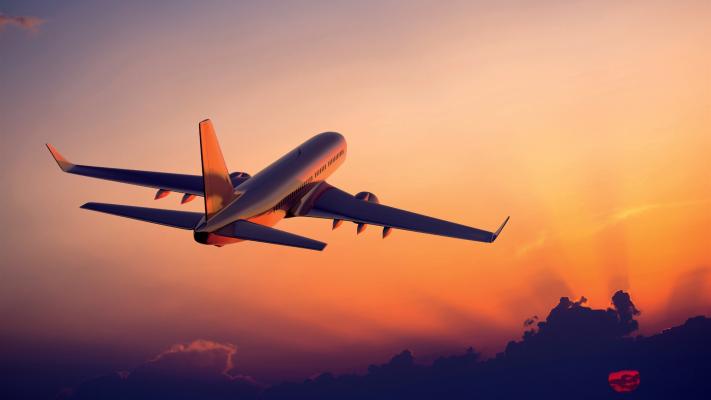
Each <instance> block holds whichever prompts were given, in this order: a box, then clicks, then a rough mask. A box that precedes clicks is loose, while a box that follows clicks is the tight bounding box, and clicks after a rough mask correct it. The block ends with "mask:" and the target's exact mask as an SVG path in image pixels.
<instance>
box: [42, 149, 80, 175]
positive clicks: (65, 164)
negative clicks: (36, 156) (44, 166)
mask: <svg viewBox="0 0 711 400" xmlns="http://www.w3.org/2000/svg"><path fill="white" fill-rule="evenodd" d="M45 145H46V146H47V149H48V150H49V152H50V153H51V154H52V157H53V158H54V161H56V162H57V165H59V168H60V169H61V170H62V171H64V172H67V171H69V170H70V169H71V168H72V167H73V166H74V164H72V163H71V162H69V160H67V159H66V158H64V156H63V155H62V154H60V153H59V150H57V148H56V147H54V146H52V145H51V144H49V143H45Z"/></svg>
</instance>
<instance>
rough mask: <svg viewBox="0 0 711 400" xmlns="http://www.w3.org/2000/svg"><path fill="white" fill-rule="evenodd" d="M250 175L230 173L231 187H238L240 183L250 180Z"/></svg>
mask: <svg viewBox="0 0 711 400" xmlns="http://www.w3.org/2000/svg"><path fill="white" fill-rule="evenodd" d="M251 177H252V175H250V174H248V173H246V172H232V173H230V181H231V182H232V186H238V185H239V184H240V183H242V182H244V181H246V180H247V179H249V178H251Z"/></svg>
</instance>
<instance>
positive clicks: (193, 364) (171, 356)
mask: <svg viewBox="0 0 711 400" xmlns="http://www.w3.org/2000/svg"><path fill="white" fill-rule="evenodd" d="M236 353H237V346H235V345H233V344H232V343H219V342H213V341H211V340H203V339H198V340H194V341H192V342H190V343H178V344H174V345H173V346H171V347H170V348H168V349H167V350H165V351H163V352H162V353H160V354H158V355H157V356H155V357H153V358H152V359H150V360H148V362H146V364H145V365H144V368H151V369H163V368H167V369H172V371H171V372H173V373H175V372H178V371H176V367H178V368H182V367H183V365H181V364H186V366H187V367H188V369H195V368H200V369H202V370H205V371H206V372H208V373H212V372H217V371H219V373H220V374H222V375H223V376H225V377H226V378H228V379H243V378H245V377H244V376H241V375H233V374H232V373H231V372H232V370H233V369H234V356H235V354H236ZM192 372H194V371H192Z"/></svg>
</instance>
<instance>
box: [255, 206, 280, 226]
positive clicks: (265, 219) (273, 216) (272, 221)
mask: <svg viewBox="0 0 711 400" xmlns="http://www.w3.org/2000/svg"><path fill="white" fill-rule="evenodd" d="M284 216H286V211H284V210H276V211H267V212H265V213H263V214H260V215H257V216H254V217H252V218H247V221H249V222H254V223H255V224H259V225H266V226H274V225H276V224H277V222H279V221H281V220H282V219H284Z"/></svg>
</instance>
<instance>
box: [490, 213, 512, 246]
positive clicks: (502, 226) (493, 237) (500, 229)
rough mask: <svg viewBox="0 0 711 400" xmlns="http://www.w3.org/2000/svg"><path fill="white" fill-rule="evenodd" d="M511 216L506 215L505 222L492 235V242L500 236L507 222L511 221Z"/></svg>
mask: <svg viewBox="0 0 711 400" xmlns="http://www.w3.org/2000/svg"><path fill="white" fill-rule="evenodd" d="M509 218H511V216H508V217H506V219H505V220H504V222H503V223H501V226H500V227H499V229H497V230H496V232H494V236H492V237H491V243H494V240H496V238H497V237H499V234H500V233H501V231H502V230H504V227H505V226H506V223H507V222H509Z"/></svg>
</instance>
